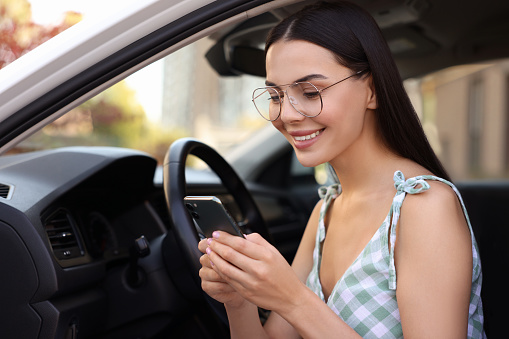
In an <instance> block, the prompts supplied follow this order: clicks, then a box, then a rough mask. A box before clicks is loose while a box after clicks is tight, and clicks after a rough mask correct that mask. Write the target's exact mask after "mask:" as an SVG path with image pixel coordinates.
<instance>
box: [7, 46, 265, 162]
mask: <svg viewBox="0 0 509 339" xmlns="http://www.w3.org/2000/svg"><path fill="white" fill-rule="evenodd" d="M211 46H212V41H211V40H210V39H208V38H205V39H202V40H199V41H197V42H195V43H193V44H191V45H189V46H187V47H185V48H183V49H181V50H179V51H177V52H175V53H173V54H171V55H169V56H167V57H166V58H164V59H162V60H159V61H157V62H155V63H153V64H151V65H149V66H147V67H145V68H143V69H141V70H139V71H138V72H136V73H134V74H132V75H131V76H129V77H128V78H126V79H125V80H123V81H121V82H119V83H117V84H116V85H114V86H112V87H110V88H109V89H107V90H106V91H104V92H102V93H100V94H99V95H97V96H95V97H94V98H92V99H90V100H88V101H87V102H85V103H83V104H82V105H80V106H79V107H76V108H75V109H73V110H71V111H70V112H69V113H68V114H66V115H64V116H62V117H61V118H59V119H58V120H56V121H54V122H53V123H51V124H49V125H47V126H46V127H44V128H43V129H42V130H40V131H39V132H37V133H35V134H34V135H32V136H31V137H29V138H28V139H26V140H25V141H23V142H21V143H20V144H18V145H17V147H15V148H14V149H12V150H11V151H10V153H11V154H12V153H20V152H28V151H34V150H41V149H48V148H56V147H62V146H78V145H80V146H115V147H127V148H132V149H137V150H141V151H144V152H147V153H149V154H151V155H152V156H154V157H155V158H156V159H157V160H158V162H159V163H161V162H162V161H163V159H164V155H165V153H166V151H167V149H168V145H170V144H171V143H172V142H173V141H174V140H176V139H178V138H182V137H194V138H197V139H199V140H201V141H204V142H206V143H207V144H209V145H211V146H212V147H214V148H216V149H217V150H218V151H219V152H220V153H223V154H224V153H227V152H228V150H229V149H230V148H231V147H233V146H234V145H236V144H239V143H241V142H242V141H243V140H245V139H246V138H248V137H249V136H251V135H252V134H253V133H254V132H255V131H256V130H258V129H259V128H262V127H264V126H267V125H268V123H267V122H266V121H265V120H263V119H262V118H261V117H260V116H259V115H258V113H257V112H256V109H255V108H254V106H253V104H252V102H251V94H252V91H253V89H254V88H256V87H259V86H262V85H263V82H264V79H263V78H260V77H254V76H248V75H242V76H233V77H225V76H223V77H222V76H219V75H217V73H216V72H215V71H214V70H213V69H212V68H211V67H210V66H209V64H208V62H207V61H206V60H205V58H204V57H203V56H204V54H205V53H206V51H207V50H208V49H209V48H210V47H211Z"/></svg>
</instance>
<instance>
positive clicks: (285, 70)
mask: <svg viewBox="0 0 509 339" xmlns="http://www.w3.org/2000/svg"><path fill="white" fill-rule="evenodd" d="M266 67H267V81H266V83H267V85H275V86H281V89H282V90H286V89H287V86H282V85H286V84H291V83H294V82H296V81H299V80H300V79H306V81H309V82H310V83H312V84H313V85H315V86H316V87H317V88H318V90H320V89H323V88H325V87H327V86H330V85H332V84H333V83H335V82H337V81H339V80H341V79H344V78H346V77H348V76H350V75H352V74H353V71H352V70H350V69H349V68H346V67H344V66H342V65H340V64H339V63H338V62H337V61H336V60H335V58H334V55H333V54H332V53H331V52H330V51H329V50H327V49H325V48H323V47H320V46H318V45H315V44H312V43H309V42H306V41H301V40H295V41H289V42H283V41H280V42H276V43H274V44H273V45H272V46H271V47H270V48H269V50H268V51H267V59H266ZM321 96H322V100H323V109H322V112H321V113H320V115H318V116H316V117H314V118H307V117H305V116H303V115H302V114H300V113H299V112H297V111H296V110H295V109H294V108H293V107H292V105H290V103H289V102H288V100H287V98H286V97H284V98H283V104H282V108H281V114H280V116H279V118H278V119H277V120H275V121H273V122H272V123H273V125H274V126H275V127H276V128H277V129H278V130H279V131H280V132H281V133H282V134H283V135H284V136H285V137H286V139H287V140H288V141H289V142H290V144H291V145H292V146H293V148H294V150H295V153H296V155H297V158H298V159H299V161H300V163H301V164H302V165H304V166H307V167H312V166H317V165H319V164H321V163H324V162H332V161H333V160H334V159H335V158H336V157H339V156H341V155H344V154H346V153H345V152H347V151H348V150H349V149H350V148H351V147H352V145H354V144H355V143H356V142H358V141H359V140H360V139H362V138H363V137H364V136H366V135H372V134H374V133H375V131H374V130H375V126H374V125H373V124H374V122H371V121H370V120H373V119H366V118H367V112H368V111H369V110H373V109H375V108H376V98H375V95H374V92H373V91H372V89H371V81H370V78H369V77H368V78H366V79H359V78H358V77H352V78H350V79H347V80H345V81H343V82H341V83H339V84H337V85H334V86H332V87H330V88H328V89H326V90H324V91H323V92H321ZM372 125H373V126H372Z"/></svg>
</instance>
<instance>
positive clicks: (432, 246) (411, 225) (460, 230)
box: [394, 181, 472, 272]
mask: <svg viewBox="0 0 509 339" xmlns="http://www.w3.org/2000/svg"><path fill="white" fill-rule="evenodd" d="M428 183H429V184H430V188H429V189H428V190H427V191H425V192H422V193H419V194H408V195H407V196H406V198H405V200H404V202H403V205H402V207H401V217H400V220H399V222H398V226H397V230H396V233H397V237H396V243H395V253H394V254H395V259H396V264H398V262H399V266H400V267H401V266H402V265H403V266H407V265H408V266H407V267H412V265H413V264H415V263H417V262H419V263H420V264H421V265H423V266H428V265H429V266H428V267H429V268H430V270H431V271H435V272H436V271H437V270H440V268H439V267H438V266H440V265H437V262H440V263H441V264H442V266H443V267H442V269H443V270H444V271H447V270H451V267H454V266H457V265H459V264H460V263H461V265H463V264H465V265H466V266H465V268H468V266H469V265H470V269H471V267H472V266H471V260H472V252H471V251H472V239H471V235H470V229H469V227H468V224H467V221H466V218H465V215H464V213H463V209H462V206H461V203H460V202H459V199H458V197H457V195H456V193H455V192H454V190H453V189H452V188H451V187H450V186H448V185H447V184H444V183H441V182H437V181H429V182H428ZM466 259H467V260H466Z"/></svg>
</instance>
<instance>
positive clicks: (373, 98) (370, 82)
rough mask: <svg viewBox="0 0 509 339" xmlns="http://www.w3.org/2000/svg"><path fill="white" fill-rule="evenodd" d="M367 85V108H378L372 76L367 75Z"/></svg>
mask: <svg viewBox="0 0 509 339" xmlns="http://www.w3.org/2000/svg"><path fill="white" fill-rule="evenodd" d="M367 85H368V88H369V92H368V95H369V96H368V105H367V108H369V109H373V110H374V109H377V108H378V103H377V101H376V91H375V85H374V84H373V77H372V76H369V77H368V79H367Z"/></svg>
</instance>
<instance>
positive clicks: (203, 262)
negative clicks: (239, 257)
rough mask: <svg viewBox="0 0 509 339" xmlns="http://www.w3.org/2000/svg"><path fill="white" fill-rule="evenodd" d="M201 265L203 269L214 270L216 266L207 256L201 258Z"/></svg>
mask: <svg viewBox="0 0 509 339" xmlns="http://www.w3.org/2000/svg"><path fill="white" fill-rule="evenodd" d="M200 264H201V265H202V267H208V268H212V266H213V265H214V263H213V262H212V261H210V258H209V256H208V255H207V254H204V255H202V256H201V257H200Z"/></svg>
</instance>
